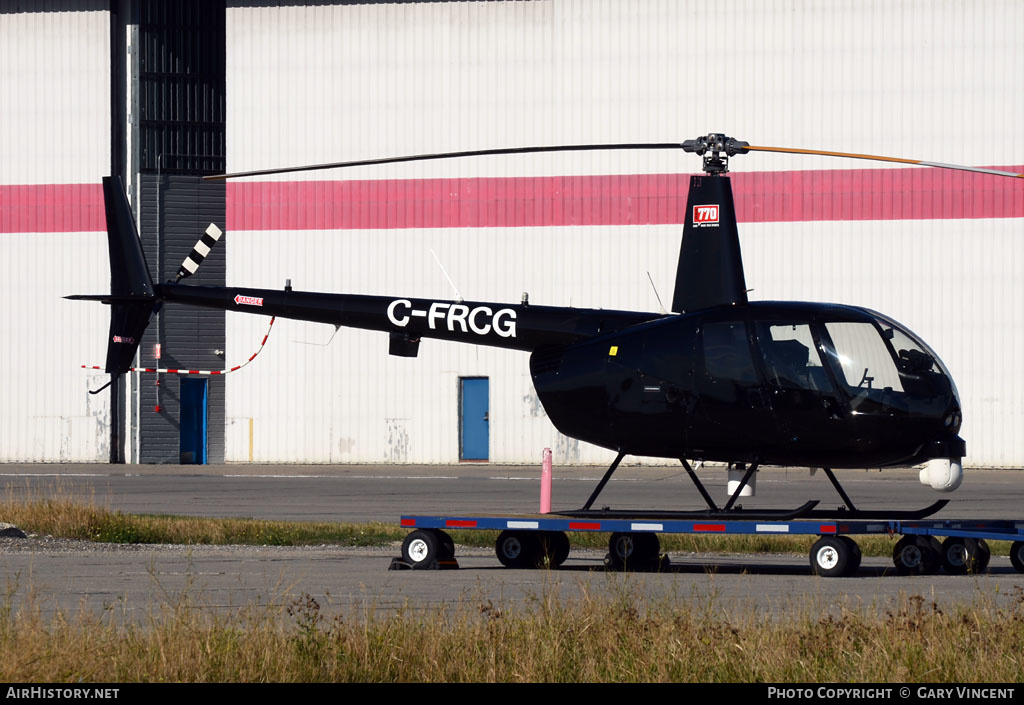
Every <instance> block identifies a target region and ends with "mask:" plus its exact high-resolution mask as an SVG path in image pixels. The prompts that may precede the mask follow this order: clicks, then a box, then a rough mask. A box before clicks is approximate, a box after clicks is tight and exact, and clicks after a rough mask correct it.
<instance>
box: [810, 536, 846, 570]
mask: <svg viewBox="0 0 1024 705" xmlns="http://www.w3.org/2000/svg"><path fill="white" fill-rule="evenodd" d="M850 543H851V541H850V540H847V539H846V537H844V536H822V537H821V538H819V539H818V540H817V541H815V542H814V545H813V546H811V571H813V572H814V574H815V575H821V576H824V577H826V578H838V577H839V576H842V575H846V572H847V570H848V569H849V565H850V558H851V553H853V551H852V549H851V548H850Z"/></svg>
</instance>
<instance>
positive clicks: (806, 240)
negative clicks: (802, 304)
mask: <svg viewBox="0 0 1024 705" xmlns="http://www.w3.org/2000/svg"><path fill="white" fill-rule="evenodd" d="M1022 31H1024V5H1021V4H1020V3H1018V2H1013V1H1012V0H1006V1H1003V2H993V3H989V4H987V5H986V11H985V12H984V13H978V12H976V11H975V10H974V9H973V8H972V7H971V6H969V5H964V4H962V3H956V2H951V1H950V2H935V3H924V4H922V3H913V2H907V3H899V4H895V5H893V4H888V3H882V4H872V5H865V4H864V3H860V2H853V1H852V0H848V1H846V2H826V1H825V0H816V1H807V2H797V3H789V4H786V5H785V6H784V7H781V6H777V5H773V4H766V3H761V2H755V1H754V0H747V1H746V2H735V3H724V4H708V3H702V2H677V1H675V0H547V1H540V0H538V1H515V2H500V1H499V2H413V3H337V4H332V3H310V4H309V5H299V4H296V3H290V2H289V3H275V2H269V1H267V2H260V1H258V0H256V1H253V0H229V2H228V10H227V52H228V53H227V91H228V103H229V105H230V111H229V119H228V126H227V139H228V170H229V171H239V170H246V169H252V168H260V167H271V166H283V165H293V164H308V163H323V162H327V161H334V160H342V159H360V158H372V157H380V156H385V155H398V154H414V153H431V152H441V151H448V150H467V149H479V148H487V147H493V146H521V145H540V144H557V143H570V144H571V143H586V142H625V141H640V140H643V141H682V140H683V139H687V138H692V137H696V136H697V135H699V134H701V133H705V132H708V131H724V132H727V133H728V134H730V135H733V136H736V137H738V138H740V139H746V140H749V141H750V142H751V143H754V144H766V145H780V146H804V147H814V148H826V149H827V148H832V149H841V150H844V151H850V152H862V153H870V154H891V155H897V156H908V157H914V158H925V159H929V160H933V161H941V162H950V163H963V164H975V165H998V166H1006V167H1011V166H1013V165H1017V166H1016V168H1017V169H1018V170H1020V169H1021V167H1020V166H1019V165H1021V164H1022V163H1024V138H1022V136H1021V134H1020V131H1019V129H1018V127H1019V125H1020V124H1021V118H1022V117H1024V96H1022V95H1021V94H1020V92H1019V91H1015V90H1010V89H1009V87H1010V86H1012V85H1014V81H1015V80H1016V79H1015V78H1014V77H1015V74H1016V67H1020V66H1021V65H1024V45H1022V44H1021V43H1020V42H1019V37H1020V36H1021V34H1022ZM698 168H699V166H698V164H697V162H696V159H695V158H694V157H692V156H688V155H687V156H683V155H680V154H674V153H605V154H587V155H582V156H581V155H575V156H567V155H560V156H554V155H552V156H531V157H527V158H517V157H507V158H494V159H490V158H488V159H479V160H472V161H469V160H466V161H460V162H433V163H424V164H414V165H398V166H387V167H375V168H372V169H364V170H351V171H348V172H346V173H344V174H339V173H336V172H313V173H308V174H295V175H288V176H284V177H279V178H277V179H268V178H264V179H250V180H248V181H249V182H250V183H244V182H234V183H232V184H229V186H228V190H227V211H228V215H227V219H228V223H227V225H228V230H229V231H230V232H231V235H232V237H231V239H230V242H229V246H228V265H227V267H228V269H227V282H228V284H229V285H248V286H267V287H273V286H282V285H283V284H284V280H285V278H286V277H290V278H291V279H292V280H293V284H294V286H295V288H296V289H302V290H324V291H344V292H352V293H366V294H385V295H396V296H398V295H402V296H420V297H433V298H438V299H442V300H443V299H450V298H451V297H452V293H451V289H450V287H449V285H448V284H447V282H446V280H445V278H444V276H443V275H442V273H441V271H440V269H439V268H438V266H437V265H436V264H435V262H434V259H433V256H432V255H431V251H432V250H433V251H434V252H436V254H437V256H438V257H439V258H440V260H441V261H442V262H443V263H444V266H445V268H446V269H447V271H448V272H449V273H450V274H451V276H452V277H453V279H454V280H455V282H456V284H457V286H458V288H459V289H460V290H461V293H462V294H463V296H465V297H466V298H470V299H477V300H495V301H518V300H519V298H520V295H521V293H522V292H523V291H528V292H529V293H530V300H531V302H534V303H538V304H541V303H542V304H553V305H561V304H568V303H571V304H573V305H578V306H586V307H604V308H621V309H644V310H652V309H656V307H657V303H656V300H655V298H654V295H653V293H652V291H651V289H650V285H649V284H648V282H647V275H646V272H648V271H649V272H650V273H651V275H652V277H653V279H654V281H655V283H656V284H657V285H658V287H659V289H660V293H661V297H662V299H666V297H670V296H671V291H670V290H671V286H672V282H673V280H674V273H673V270H674V266H675V261H676V257H677V253H678V247H679V232H680V229H681V226H680V225H679V223H681V222H682V210H683V205H684V204H685V193H682V194H675V193H673V192H672V184H673V183H676V182H674V181H673V180H672V179H673V178H675V177H674V176H673V175H678V174H680V173H687V172H692V171H695V170H697V169H698ZM733 168H734V170H736V179H735V183H736V188H737V191H740V190H741V189H740V187H741V180H742V189H743V191H744V194H743V196H742V197H741V198H740V199H739V200H741V201H742V203H741V205H740V206H739V208H740V219H741V221H742V222H741V224H740V232H741V238H742V246H743V248H744V258H745V262H746V268H747V281H748V285H749V286H751V287H753V292H752V294H751V297H752V298H754V299H762V300H766V299H776V298H778V299H802V300H811V301H834V302H840V303H853V304H859V305H866V306H869V307H872V308H875V309H877V310H879V311H882V312H884V313H886V314H888V315H890V316H892V317H894V318H895V319H896V320H898V321H901V322H902V323H904V324H906V325H907V326H908V327H910V328H911V329H912V330H914V331H915V332H917V333H918V334H920V335H921V336H922V337H923V338H924V339H925V340H927V341H928V342H929V343H930V344H931V345H932V346H933V347H934V348H935V349H936V350H937V351H938V353H939V355H940V356H941V357H942V358H943V360H944V361H945V362H946V363H947V365H948V367H949V368H950V369H951V371H952V373H953V375H954V378H955V379H956V381H957V383H958V385H959V388H960V392H961V395H962V398H963V405H964V417H965V421H964V427H963V431H962V435H963V436H964V438H966V440H967V443H968V452H969V458H968V459H967V462H968V463H969V464H973V465H995V466H1001V465H1021V464H1024V437H1022V436H1021V435H1020V434H1019V433H1018V432H1017V431H1018V429H1019V428H1020V427H1021V424H1022V422H1024V370H1022V368H1021V365H1020V363H1019V361H1020V359H1021V358H1022V353H1024V326H1022V323H1024V303H1022V302H1024V278H1022V277H1021V273H1020V270H1021V265H1022V264H1024V256H1022V255H1024V246H1022V244H1021V227H1020V226H1021V224H1022V218H1024V195H1022V189H1021V188H1020V184H1014V183H996V182H997V181H999V180H998V179H988V178H986V177H974V176H963V175H948V174H943V175H942V176H935V175H934V174H933V173H929V174H927V175H924V174H921V173H919V172H917V171H913V170H906V169H892V170H887V169H884V168H880V167H879V166H878V165H877V164H871V163H859V162H852V163H851V162H849V161H835V160H825V159H820V158H808V157H796V156H785V155H747V156H745V157H740V158H738V159H736V160H735V161H734V163H733ZM659 175H661V176H659ZM594 176H599V177H600V178H598V179H593V178H589V177H594ZM576 177H579V178H576ZM559 179H564V181H560V180H559ZM341 180H345V181H346V182H348V183H347V184H339V182H340V181H341ZM1006 181H1009V180H1006ZM680 198H681V200H680ZM641 204H642V207H640V206H641ZM226 325H227V349H228V351H229V353H228V355H229V357H235V358H238V359H242V358H244V357H245V356H246V355H247V354H248V353H249V351H251V350H253V349H254V348H255V346H256V345H257V344H258V342H259V340H260V338H261V336H262V334H263V331H264V330H265V325H266V322H265V321H264V320H262V319H260V318H259V317H254V316H242V315H237V314H229V315H228V317H227V323H226ZM275 328H276V329H277V330H276V331H275V333H274V336H273V337H272V339H271V342H270V343H269V345H268V347H267V349H266V350H265V351H264V353H263V354H262V356H261V358H260V361H259V364H258V365H255V366H253V367H251V368H249V369H247V370H246V371H245V372H244V374H241V375H236V376H235V377H232V378H229V379H228V380H227V381H226V382H227V384H226V412H225V413H226V424H227V428H226V431H225V443H226V448H225V457H226V458H227V460H229V461H245V460H248V459H250V457H251V459H253V460H256V461H275V462H297V461H302V462H333V463H347V462H352V463H360V462H409V463H436V462H454V461H456V460H457V459H458V457H459V455H458V425H459V402H458V393H457V392H458V380H459V377H460V376H486V377H489V379H490V384H491V411H490V419H491V426H490V432H491V439H490V459H491V460H492V461H494V462H499V463H520V462H522V463H535V462H537V459H538V458H539V457H540V449H541V448H543V447H544V446H550V447H552V448H553V449H555V460H556V462H557V463H562V464H565V463H591V462H606V461H610V459H611V454H610V453H608V452H605V451H602V450H599V449H596V448H592V447H589V446H584V445H580V444H577V443H576V442H575V441H571V440H569V439H565V438H563V437H561V436H559V435H558V434H557V432H556V431H555V430H554V428H553V427H552V426H551V424H550V423H549V422H548V421H547V419H546V418H545V417H544V414H543V410H542V409H541V408H540V406H539V404H538V403H537V400H536V397H535V396H534V394H533V390H532V386H531V383H530V379H529V374H528V369H527V356H526V355H524V354H522V353H515V352H505V351H497V350H489V349H482V348H476V347H471V346H460V345H457V344H446V343H441V342H435V341H425V342H424V343H423V344H422V345H421V347H420V356H419V358H417V359H403V358H395V357H390V356H388V355H387V354H386V346H387V339H386V336H383V335H381V334H375V333H369V332H362V331H352V330H342V331H341V332H339V333H338V335H337V336H336V337H335V338H334V339H333V341H332V342H330V343H329V344H328V343H327V341H328V340H330V339H331V333H332V330H331V329H330V328H327V327H324V326H316V325H312V324H302V323H296V322H290V321H281V322H279V324H278V325H277V326H275Z"/></svg>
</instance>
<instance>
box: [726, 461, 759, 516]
mask: <svg viewBox="0 0 1024 705" xmlns="http://www.w3.org/2000/svg"><path fill="white" fill-rule="evenodd" d="M756 470H757V463H751V464H750V467H749V468H747V473H746V474H745V475H744V476H743V479H742V480H741V481H740V484H739V485H738V486H737V487H736V491H735V492H733V493H732V496H731V497H729V501H728V502H726V503H725V507H724V509H723V511H726V512H727V511H729V510H730V509H732V505H734V504H736V500H737V499H739V498H740V492H742V491H743V488H744V487H746V486H747V482H748V481H749V480H750V476H751V475H753V474H754V472H755V471H756Z"/></svg>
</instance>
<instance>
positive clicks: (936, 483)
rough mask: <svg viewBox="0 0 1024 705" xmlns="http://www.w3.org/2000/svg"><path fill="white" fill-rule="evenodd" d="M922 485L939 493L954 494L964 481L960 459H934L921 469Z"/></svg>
mask: <svg viewBox="0 0 1024 705" xmlns="http://www.w3.org/2000/svg"><path fill="white" fill-rule="evenodd" d="M920 479H921V484H922V485H925V486H927V487H931V488H932V489H933V490H938V491H939V492H952V491H953V490H955V489H956V488H958V487H959V486H960V483H961V482H963V481H964V466H963V465H962V464H961V462H960V458H932V459H931V460H929V461H928V462H927V463H925V466H924V467H923V468H922V469H921V474H920Z"/></svg>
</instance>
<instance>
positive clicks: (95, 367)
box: [82, 316, 277, 375]
mask: <svg viewBox="0 0 1024 705" xmlns="http://www.w3.org/2000/svg"><path fill="white" fill-rule="evenodd" d="M276 320H277V316H274V317H272V318H271V319H270V325H269V326H267V333H266V335H264V336H263V342H261V343H260V346H259V348H257V349H256V352H254V353H253V354H252V355H250V356H249V359H248V360H246V361H245V362H243V363H242V364H241V365H235V366H234V367H232V368H230V369H226V370H180V369H172V368H164V367H132V368H130V369H129V370H128V371H129V372H156V373H162V374H171V375H226V374H230V373H232V372H237V371H238V370H240V369H242V368H243V367H245V366H246V365H248V364H249V363H250V362H252V361H253V360H255V359H256V356H257V355H259V354H260V352H262V351H263V346H264V345H266V344H267V338H269V337H270V330H271V329H272V328H273V327H274V321H276ZM82 369H83V370H102V369H104V368H103V367H102V366H101V365H82Z"/></svg>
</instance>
